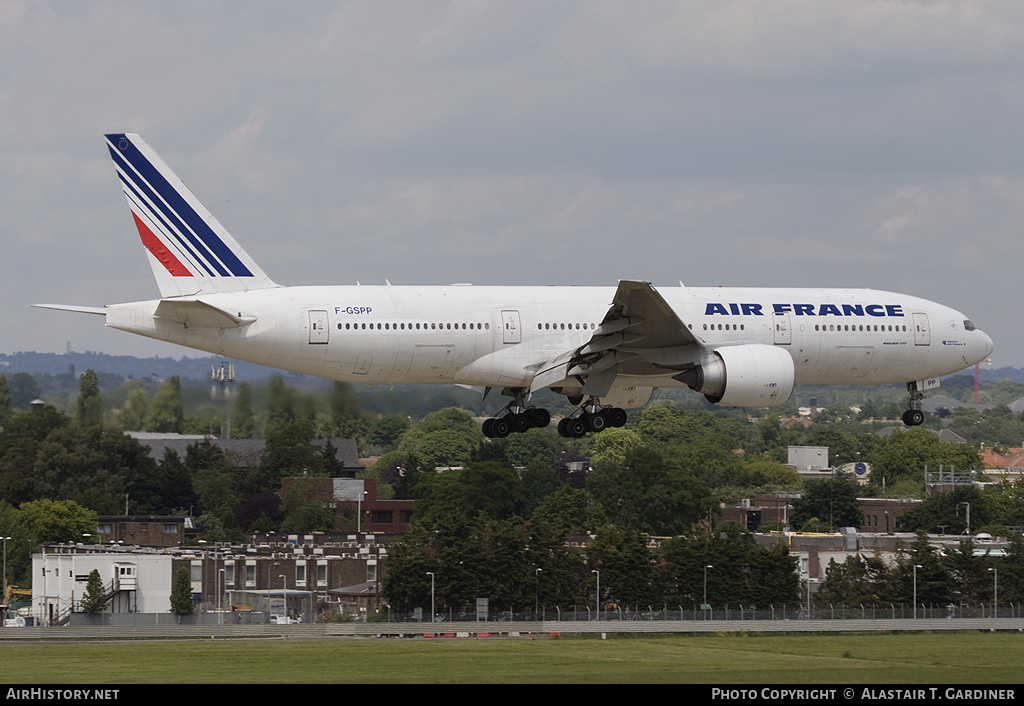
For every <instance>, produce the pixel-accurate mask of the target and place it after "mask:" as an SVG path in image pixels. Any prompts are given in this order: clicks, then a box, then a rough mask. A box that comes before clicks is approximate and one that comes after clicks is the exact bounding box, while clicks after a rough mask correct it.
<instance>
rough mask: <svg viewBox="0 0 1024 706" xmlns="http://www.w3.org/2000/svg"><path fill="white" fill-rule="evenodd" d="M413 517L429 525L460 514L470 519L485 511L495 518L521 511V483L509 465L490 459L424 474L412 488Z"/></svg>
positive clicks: (522, 494)
mask: <svg viewBox="0 0 1024 706" xmlns="http://www.w3.org/2000/svg"><path fill="white" fill-rule="evenodd" d="M415 497H416V499H417V503H416V514H415V521H416V522H422V523H425V524H427V525H428V526H433V525H436V524H438V523H441V522H444V521H447V520H448V519H450V518H459V519H460V521H461V522H470V521H471V520H473V519H474V518H475V517H476V516H477V515H478V514H479V513H481V512H484V513H486V514H487V515H489V516H490V517H493V518H496V519H506V518H509V517H511V516H512V515H515V514H518V513H521V511H522V509H523V506H524V498H525V494H524V492H523V483H522V481H521V480H520V479H519V477H518V476H517V475H516V474H515V472H513V471H512V469H510V468H508V467H506V466H502V465H501V464H498V463H494V462H491V461H484V462H480V463H471V464H470V465H468V466H467V467H466V468H463V469H456V468H453V469H451V470H448V471H445V472H444V473H433V474H431V473H428V474H424V475H423V476H422V477H421V478H420V481H419V483H418V484H417V485H416V488H415Z"/></svg>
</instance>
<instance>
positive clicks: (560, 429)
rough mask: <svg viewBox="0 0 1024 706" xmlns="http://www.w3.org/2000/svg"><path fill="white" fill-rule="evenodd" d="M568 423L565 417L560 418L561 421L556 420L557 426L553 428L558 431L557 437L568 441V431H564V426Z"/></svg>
mask: <svg viewBox="0 0 1024 706" xmlns="http://www.w3.org/2000/svg"><path fill="white" fill-rule="evenodd" d="M568 423H569V420H568V418H566V417H562V418H561V419H559V420H558V425H557V426H556V427H555V428H556V429H557V430H558V435H559V436H560V437H562V438H563V439H568V438H570V436H569V430H568V429H566V425H567V424H568Z"/></svg>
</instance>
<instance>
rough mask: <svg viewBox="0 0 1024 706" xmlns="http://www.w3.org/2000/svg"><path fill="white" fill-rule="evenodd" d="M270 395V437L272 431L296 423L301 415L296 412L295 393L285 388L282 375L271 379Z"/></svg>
mask: <svg viewBox="0 0 1024 706" xmlns="http://www.w3.org/2000/svg"><path fill="white" fill-rule="evenodd" d="M268 393H269V399H268V405H267V424H266V430H267V431H266V433H267V434H268V436H269V433H270V432H269V430H270V429H274V428H276V427H277V426H278V425H281V424H288V423H290V422H294V421H296V420H297V419H298V417H299V415H298V413H297V412H296V406H297V402H296V399H295V393H293V392H292V391H291V390H289V389H288V388H287V387H285V384H284V380H283V379H282V378H281V376H280V375H275V376H274V377H272V378H270V384H269V386H268Z"/></svg>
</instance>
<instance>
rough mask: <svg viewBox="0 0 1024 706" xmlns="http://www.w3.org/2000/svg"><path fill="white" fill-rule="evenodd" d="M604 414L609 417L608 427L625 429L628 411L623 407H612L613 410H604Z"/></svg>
mask: <svg viewBox="0 0 1024 706" xmlns="http://www.w3.org/2000/svg"><path fill="white" fill-rule="evenodd" d="M604 414H606V415H607V419H608V426H610V427H624V426H626V419H627V416H626V410H624V409H622V408H621V407H612V408H611V409H606V410H604Z"/></svg>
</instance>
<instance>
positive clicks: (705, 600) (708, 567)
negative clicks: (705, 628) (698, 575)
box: [704, 564, 715, 605]
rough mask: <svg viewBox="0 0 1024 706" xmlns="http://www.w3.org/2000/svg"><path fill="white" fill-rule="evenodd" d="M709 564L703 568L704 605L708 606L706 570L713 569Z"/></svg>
mask: <svg viewBox="0 0 1024 706" xmlns="http://www.w3.org/2000/svg"><path fill="white" fill-rule="evenodd" d="M713 568H715V567H713V566H712V565H711V564H706V565H705V566H704V605H707V604H708V569H713Z"/></svg>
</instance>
